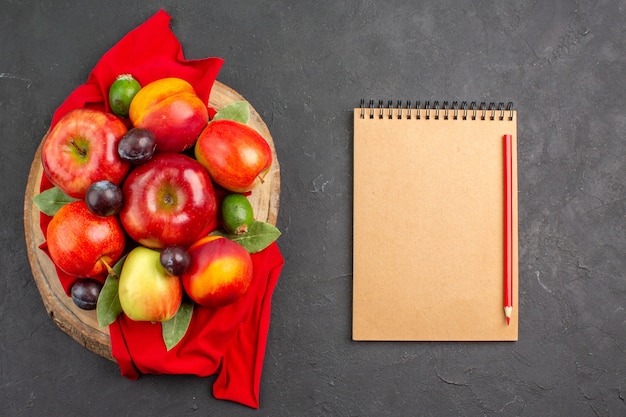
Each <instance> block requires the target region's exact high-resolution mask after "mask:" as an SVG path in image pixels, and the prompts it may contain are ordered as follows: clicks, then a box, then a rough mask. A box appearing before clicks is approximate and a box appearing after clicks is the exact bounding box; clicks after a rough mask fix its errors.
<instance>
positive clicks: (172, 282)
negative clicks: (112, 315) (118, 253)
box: [118, 246, 183, 322]
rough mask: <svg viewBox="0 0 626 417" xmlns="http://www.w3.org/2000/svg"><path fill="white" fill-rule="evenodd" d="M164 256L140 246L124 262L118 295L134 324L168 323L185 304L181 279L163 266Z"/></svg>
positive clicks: (123, 308)
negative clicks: (137, 322)
mask: <svg viewBox="0 0 626 417" xmlns="http://www.w3.org/2000/svg"><path fill="white" fill-rule="evenodd" d="M160 256H161V254H160V253H159V252H158V251H156V250H153V249H148V248H145V247H143V246H138V247H136V248H134V249H133V250H131V251H130V252H129V253H128V256H127V257H126V260H124V265H123V266H122V271H121V273H120V280H119V287H118V294H119V297H120V304H121V305H122V311H124V313H125V314H126V315H127V316H128V317H129V318H130V319H131V320H135V321H157V322H162V321H167V320H169V319H171V318H172V317H174V316H175V315H176V312H178V309H179V307H180V304H181V302H182V300H183V287H182V285H181V282H180V278H179V277H177V276H173V275H169V274H168V273H167V272H166V271H165V269H164V268H163V267H162V266H161V263H160V261H159V257H160Z"/></svg>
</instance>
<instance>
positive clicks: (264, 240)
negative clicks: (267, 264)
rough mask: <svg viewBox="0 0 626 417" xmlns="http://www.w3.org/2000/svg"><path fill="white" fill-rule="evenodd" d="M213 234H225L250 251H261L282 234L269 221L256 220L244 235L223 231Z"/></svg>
mask: <svg viewBox="0 0 626 417" xmlns="http://www.w3.org/2000/svg"><path fill="white" fill-rule="evenodd" d="M211 234H214V235H219V236H224V237H225V238H228V239H230V240H232V241H234V242H237V243H239V244H240V245H241V246H243V247H244V248H246V250H247V251H248V252H249V253H257V252H261V251H262V250H263V249H265V248H267V247H268V246H269V245H270V244H272V242H274V241H275V240H276V239H278V237H279V236H280V231H279V230H278V229H277V228H276V227H274V226H272V225H271V224H269V223H265V222H260V221H256V220H255V221H254V222H252V224H251V225H250V227H249V228H248V232H247V233H244V234H242V235H231V234H228V233H224V232H223V231H220V230H218V231H215V232H213V233H211Z"/></svg>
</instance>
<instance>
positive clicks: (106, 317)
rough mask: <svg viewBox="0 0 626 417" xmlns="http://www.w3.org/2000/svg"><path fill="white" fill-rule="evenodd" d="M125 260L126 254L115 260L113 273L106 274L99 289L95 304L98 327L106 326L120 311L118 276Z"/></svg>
mask: <svg viewBox="0 0 626 417" xmlns="http://www.w3.org/2000/svg"><path fill="white" fill-rule="evenodd" d="M125 260H126V256H124V257H122V258H121V259H120V260H119V261H117V263H116V264H115V266H114V267H113V273H110V274H109V275H108V276H107V279H106V280H105V281H104V286H103V287H102V289H101V290H100V295H99V296H98V304H96V316H97V317H98V325H99V326H100V327H106V326H108V325H109V324H111V323H113V322H114V321H115V320H116V319H117V316H119V315H120V313H121V312H122V305H121V304H120V297H119V294H118V289H119V286H120V280H119V276H120V273H121V272H122V266H123V265H124V261H125Z"/></svg>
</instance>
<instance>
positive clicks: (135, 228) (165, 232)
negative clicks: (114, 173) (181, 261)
mask: <svg viewBox="0 0 626 417" xmlns="http://www.w3.org/2000/svg"><path fill="white" fill-rule="evenodd" d="M122 193H123V194H124V207H123V208H122V210H121V211H120V220H121V221H122V225H123V226H124V229H125V230H126V231H127V232H128V234H129V235H130V237H131V238H133V239H134V240H136V241H137V242H139V243H141V244H142V245H144V246H147V247H149V248H153V249H158V248H165V247H166V246H171V245H181V246H186V245H189V244H191V243H193V242H195V241H196V240H197V239H198V238H199V237H200V234H201V233H206V229H207V227H208V226H209V225H210V224H212V223H214V222H215V220H216V212H217V203H216V199H215V193H214V191H213V185H212V183H211V179H210V178H209V175H208V173H207V171H206V170H205V169H204V168H203V167H202V165H200V163H198V162H197V161H196V160H194V159H192V158H190V157H188V156H185V155H183V154H178V153H169V152H165V153H158V154H156V155H155V156H154V157H153V158H152V159H151V160H149V161H148V162H146V163H145V164H142V165H139V166H138V167H137V168H135V169H134V170H133V171H132V172H131V173H130V174H128V177H127V179H126V181H124V185H123V186H122Z"/></svg>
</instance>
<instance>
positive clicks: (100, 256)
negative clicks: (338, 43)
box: [34, 74, 280, 349]
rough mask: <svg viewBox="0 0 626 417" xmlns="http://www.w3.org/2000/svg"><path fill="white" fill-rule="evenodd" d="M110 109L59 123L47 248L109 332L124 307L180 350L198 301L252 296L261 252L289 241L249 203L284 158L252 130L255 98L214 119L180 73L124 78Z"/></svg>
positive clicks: (48, 162)
mask: <svg viewBox="0 0 626 417" xmlns="http://www.w3.org/2000/svg"><path fill="white" fill-rule="evenodd" d="M109 105H110V108H111V112H104V111H100V110H95V109H90V108H80V109H75V110H72V111H70V112H68V113H67V114H66V115H65V116H63V117H62V118H61V119H60V120H59V121H58V122H57V123H56V125H54V126H53V128H52V129H51V130H50V132H49V133H48V134H47V136H46V137H45V139H44V143H43V145H42V154H41V156H42V161H41V162H42V165H43V169H44V173H45V175H46V177H47V178H48V179H49V181H50V182H51V183H52V184H53V187H52V188H50V189H48V190H46V191H44V192H42V193H40V194H38V195H37V196H35V197H34V200H35V203H36V204H37V206H38V207H39V209H40V210H41V211H42V212H43V213H45V214H47V215H49V216H52V219H51V220H50V223H49V225H48V227H47V232H46V243H47V248H48V251H49V255H50V258H51V259H52V261H53V262H54V264H55V265H56V267H57V268H58V269H60V270H61V271H63V272H64V273H66V274H68V275H70V276H72V277H76V280H75V281H74V283H73V285H72V288H71V295H72V299H73V300H74V302H75V304H76V305H77V306H78V307H80V308H82V309H96V310H97V316H98V321H99V324H100V326H106V325H108V324H110V323H112V322H113V321H114V320H116V318H117V317H118V315H119V314H121V313H122V312H123V313H124V314H125V315H126V316H128V318H130V319H131V320H136V321H150V322H161V323H162V324H163V335H164V340H165V342H166V345H167V347H168V349H169V348H171V347H173V346H174V345H176V343H177V342H178V341H179V340H180V339H181V338H182V337H183V336H184V333H185V330H186V327H187V326H188V324H189V321H190V320H191V315H192V312H193V307H194V304H198V305H201V306H204V307H208V308H220V307H223V306H225V305H228V304H230V303H232V302H234V301H236V300H237V299H239V297H241V296H242V295H243V294H245V293H246V291H247V289H248V287H249V285H250V282H251V280H252V276H253V266H252V260H251V256H250V253H254V252H257V251H260V250H262V249H264V248H265V247H267V246H268V245H269V244H271V243H272V242H273V241H274V240H276V238H278V236H279V235H280V232H279V231H278V230H277V229H276V228H275V227H274V226H272V225H269V224H267V223H264V222H260V221H257V220H255V219H254V213H253V208H252V206H251V204H250V202H249V200H248V198H247V197H246V195H247V194H248V193H249V192H250V191H251V190H252V189H253V188H254V187H256V186H257V185H258V184H259V182H262V181H263V177H264V176H265V175H266V174H267V173H268V171H269V169H270V167H271V164H272V152H271V149H270V147H269V145H268V143H267V142H266V141H265V139H264V138H263V137H262V136H261V135H260V134H259V133H258V132H257V131H256V130H255V129H253V128H252V127H251V126H249V125H248V124H247V121H248V117H249V105H248V103H247V102H245V101H241V102H235V103H232V104H230V105H228V106H226V107H224V108H222V109H220V110H219V111H218V112H217V113H216V114H215V115H214V116H213V117H212V118H209V111H208V108H207V105H206V104H205V103H203V102H202V101H201V100H200V99H199V98H198V96H197V95H196V93H195V91H194V89H193V87H192V86H191V85H190V84H189V83H188V82H186V81H185V80H182V79H180V78H163V79H159V80H156V81H153V82H151V83H149V84H147V85H145V86H143V87H142V86H141V85H140V84H139V83H138V82H137V80H135V79H134V78H133V77H132V75H129V74H125V75H121V76H119V77H118V78H117V79H116V80H115V82H113V84H112V85H111V87H110V90H109ZM174 318H176V320H173V319H174ZM166 334H167V335H170V336H168V337H169V339H168V337H166ZM172 335H173V336H172Z"/></svg>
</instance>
